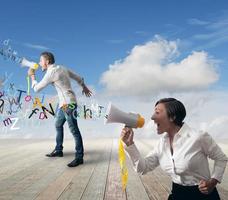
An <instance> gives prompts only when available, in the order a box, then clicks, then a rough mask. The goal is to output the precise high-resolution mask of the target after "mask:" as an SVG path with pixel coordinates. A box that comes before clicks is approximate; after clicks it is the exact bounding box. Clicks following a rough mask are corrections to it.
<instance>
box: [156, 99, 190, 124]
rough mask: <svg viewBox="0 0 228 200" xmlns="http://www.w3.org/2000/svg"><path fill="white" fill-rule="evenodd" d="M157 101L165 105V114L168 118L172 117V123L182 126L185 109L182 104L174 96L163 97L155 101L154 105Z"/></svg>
mask: <svg viewBox="0 0 228 200" xmlns="http://www.w3.org/2000/svg"><path fill="white" fill-rule="evenodd" d="M159 103H163V104H164V105H165V108H166V111H167V115H168V117H169V118H170V119H173V122H174V124H176V125H178V126H182V124H183V120H184V118H185V116H186V110H185V107H184V104H183V103H181V102H180V101H178V100H177V99H174V98H164V99H160V100H159V101H157V103H156V104H155V106H157V105H158V104H159Z"/></svg>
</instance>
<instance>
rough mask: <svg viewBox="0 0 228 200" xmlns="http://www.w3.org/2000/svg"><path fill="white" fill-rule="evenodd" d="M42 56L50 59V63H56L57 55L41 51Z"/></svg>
mask: <svg viewBox="0 0 228 200" xmlns="http://www.w3.org/2000/svg"><path fill="white" fill-rule="evenodd" d="M40 56H43V57H45V58H46V59H47V60H48V61H49V64H54V63H55V57H54V55H53V54H52V53H51V52H47V51H45V52H43V53H41V54H40Z"/></svg>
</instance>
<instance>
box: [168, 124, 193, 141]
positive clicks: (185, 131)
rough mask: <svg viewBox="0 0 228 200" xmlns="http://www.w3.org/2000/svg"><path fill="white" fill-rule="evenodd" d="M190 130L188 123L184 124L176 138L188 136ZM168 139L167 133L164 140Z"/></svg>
mask: <svg viewBox="0 0 228 200" xmlns="http://www.w3.org/2000/svg"><path fill="white" fill-rule="evenodd" d="M189 129H190V127H189V126H188V125H187V124H186V123H184V124H183V125H182V127H181V128H180V130H179V131H178V132H177V133H176V134H175V137H176V138H179V137H183V136H185V135H186V134H188V131H187V130H189ZM168 137H169V134H168V133H166V134H165V136H164V138H168Z"/></svg>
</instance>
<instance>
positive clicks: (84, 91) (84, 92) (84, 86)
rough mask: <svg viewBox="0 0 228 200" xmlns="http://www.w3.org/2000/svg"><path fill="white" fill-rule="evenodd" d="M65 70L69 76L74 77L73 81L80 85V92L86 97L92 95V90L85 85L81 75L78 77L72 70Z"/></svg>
mask: <svg viewBox="0 0 228 200" xmlns="http://www.w3.org/2000/svg"><path fill="white" fill-rule="evenodd" d="M67 71H68V74H69V77H70V78H72V79H74V80H75V81H77V82H78V84H79V85H81V86H82V94H85V95H86V96H87V97H91V96H92V92H91V91H90V90H89V88H88V87H87V86H86V84H85V82H84V79H83V78H82V77H80V76H79V75H78V74H76V73H74V72H72V71H71V70H69V69H68V70H67Z"/></svg>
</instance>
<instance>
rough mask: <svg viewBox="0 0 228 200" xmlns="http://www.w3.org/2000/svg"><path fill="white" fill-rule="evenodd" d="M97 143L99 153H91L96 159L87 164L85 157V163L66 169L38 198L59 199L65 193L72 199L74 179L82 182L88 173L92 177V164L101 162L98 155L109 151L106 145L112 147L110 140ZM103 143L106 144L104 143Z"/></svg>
mask: <svg viewBox="0 0 228 200" xmlns="http://www.w3.org/2000/svg"><path fill="white" fill-rule="evenodd" d="M96 143H97V149H98V151H97V153H95V154H92V155H91V159H94V158H95V160H90V161H89V160H88V161H87V162H88V164H87V163H86V158H85V164H84V165H80V166H78V167H76V168H68V169H66V170H65V171H64V172H63V174H61V176H59V177H58V178H57V179H56V180H55V181H54V182H52V183H51V184H50V185H49V186H48V187H47V188H46V189H45V190H44V191H42V192H41V193H40V194H39V195H38V196H37V197H36V199H48V200H51V199H58V198H59V199H61V198H63V196H64V195H66V196H68V199H70V198H71V196H72V194H74V193H72V194H71V195H68V194H67V193H71V192H69V191H70V188H71V186H72V185H73V183H74V181H77V180H78V181H79V182H80V180H81V181H84V180H85V179H83V174H84V175H85V174H87V175H88V176H89V177H90V173H89V172H90V171H91V170H93V167H91V166H90V165H95V166H96V165H97V164H98V163H99V161H100V159H98V160H97V157H98V158H99V157H100V156H102V154H103V153H104V154H105V153H106V152H107V150H106V149H105V148H104V146H106V147H107V146H108V147H109V149H110V144H109V143H108V142H103V141H96ZM103 143H104V144H105V145H103ZM92 145H93V144H92ZM92 145H91V146H92ZM92 148H94V146H93V147H92ZM95 148H96V146H95ZM95 151H96V150H95ZM101 152H102V153H101ZM93 157H94V158H93ZM90 162H91V163H90ZM99 165H100V163H99ZM88 167H89V169H88ZM83 171H84V172H83ZM81 175H82V176H81ZM73 179H74V181H73ZM72 181H73V182H72ZM85 183H86V181H85ZM80 186H81V185H80ZM83 191H84V188H83V187H82V192H83ZM74 192H75V194H76V195H77V196H78V195H79V196H80V194H79V193H76V191H74ZM93 192H94V191H93ZM60 195H61V196H60Z"/></svg>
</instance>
